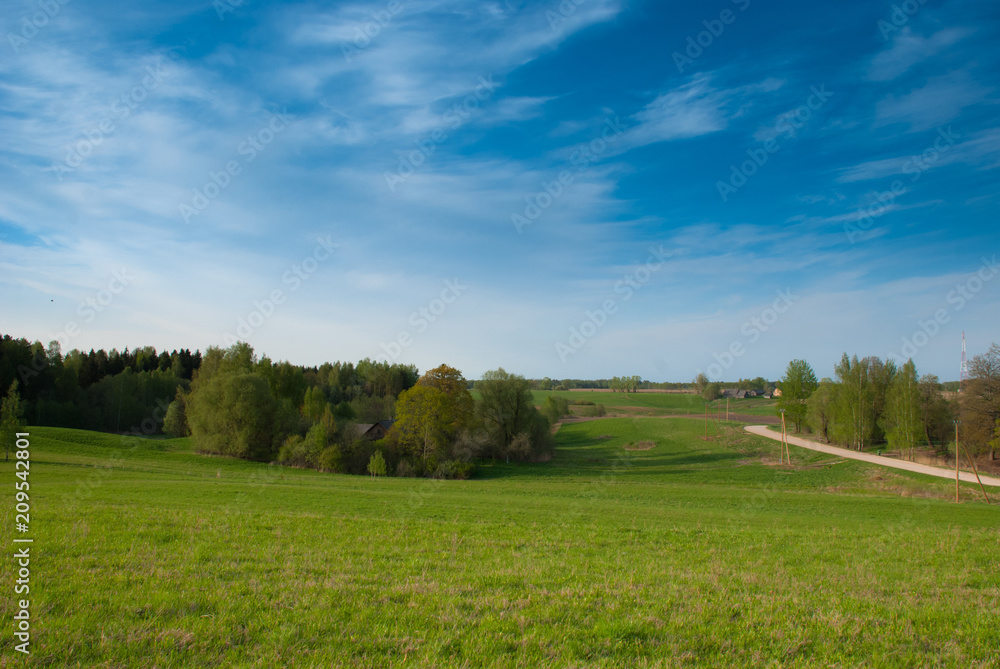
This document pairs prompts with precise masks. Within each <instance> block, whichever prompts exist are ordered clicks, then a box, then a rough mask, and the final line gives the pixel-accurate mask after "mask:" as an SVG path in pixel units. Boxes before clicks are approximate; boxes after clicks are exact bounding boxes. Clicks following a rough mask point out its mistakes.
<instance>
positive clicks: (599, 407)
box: [583, 403, 605, 418]
mask: <svg viewBox="0 0 1000 669" xmlns="http://www.w3.org/2000/svg"><path fill="white" fill-rule="evenodd" d="M604 414H605V411H604V405H603V404H600V403H598V404H595V405H594V406H591V407H587V408H586V409H584V410H583V415H584V416H587V417H588V418H600V417H601V416H603V415H604Z"/></svg>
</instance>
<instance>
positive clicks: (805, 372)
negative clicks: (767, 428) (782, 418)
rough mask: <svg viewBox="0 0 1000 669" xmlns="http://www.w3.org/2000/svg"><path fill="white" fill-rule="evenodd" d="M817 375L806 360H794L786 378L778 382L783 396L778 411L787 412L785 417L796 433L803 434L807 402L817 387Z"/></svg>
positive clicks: (779, 400)
mask: <svg viewBox="0 0 1000 669" xmlns="http://www.w3.org/2000/svg"><path fill="white" fill-rule="evenodd" d="M817 385H818V384H817V382H816V374H815V373H813V370H812V367H810V366H809V363H808V362H806V361H805V360H792V361H791V362H789V363H788V367H787V368H786V369H785V376H784V377H783V378H782V379H781V381H779V382H778V387H779V388H781V396H780V397H779V398H778V410H779V411H780V410H781V409H784V410H785V415H786V416H787V417H788V418H790V419H791V420H792V422H793V423H794V424H795V431H796V432H801V431H802V425H803V423H805V419H806V412H807V411H808V407H807V406H806V400H808V399H809V396H810V395H812V394H813V391H814V390H816V386H817Z"/></svg>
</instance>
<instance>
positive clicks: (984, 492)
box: [955, 420, 990, 504]
mask: <svg viewBox="0 0 1000 669" xmlns="http://www.w3.org/2000/svg"><path fill="white" fill-rule="evenodd" d="M960 422H961V421H957V420H956V421H955V488H956V489H955V501H956V502H957V501H958V424H959V423H960ZM962 450H963V451H965V457H967V458H969V464H971V465H972V471H973V473H974V474H975V475H976V481H978V482H979V489H980V490H982V491H983V498H984V499H986V503H987V504H989V503H990V496H989V495H987V494H986V488H985V487H984V486H983V480H982V479H981V478H979V469H978V468H977V467H976V461H975V460H974V459H973V457H972V453H970V452H969V448H968V447H967V446H966V445H965V443H964V442H963V443H962Z"/></svg>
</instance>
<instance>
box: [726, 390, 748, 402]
mask: <svg viewBox="0 0 1000 669" xmlns="http://www.w3.org/2000/svg"><path fill="white" fill-rule="evenodd" d="M720 397H723V398H726V397H731V398H733V399H737V400H742V399H746V398H747V397H750V391H748V390H740V389H738V388H726V389H725V390H723V391H722V395H720Z"/></svg>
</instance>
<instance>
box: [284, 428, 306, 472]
mask: <svg viewBox="0 0 1000 669" xmlns="http://www.w3.org/2000/svg"><path fill="white" fill-rule="evenodd" d="M305 451H306V449H305V439H303V438H302V436H301V435H298V434H293V435H292V436H290V437H289V438H288V439H285V443H283V444H282V445H281V449H280V450H279V451H278V464H282V465H285V466H287V467H305V466H306V465H305V461H306V456H305Z"/></svg>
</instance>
